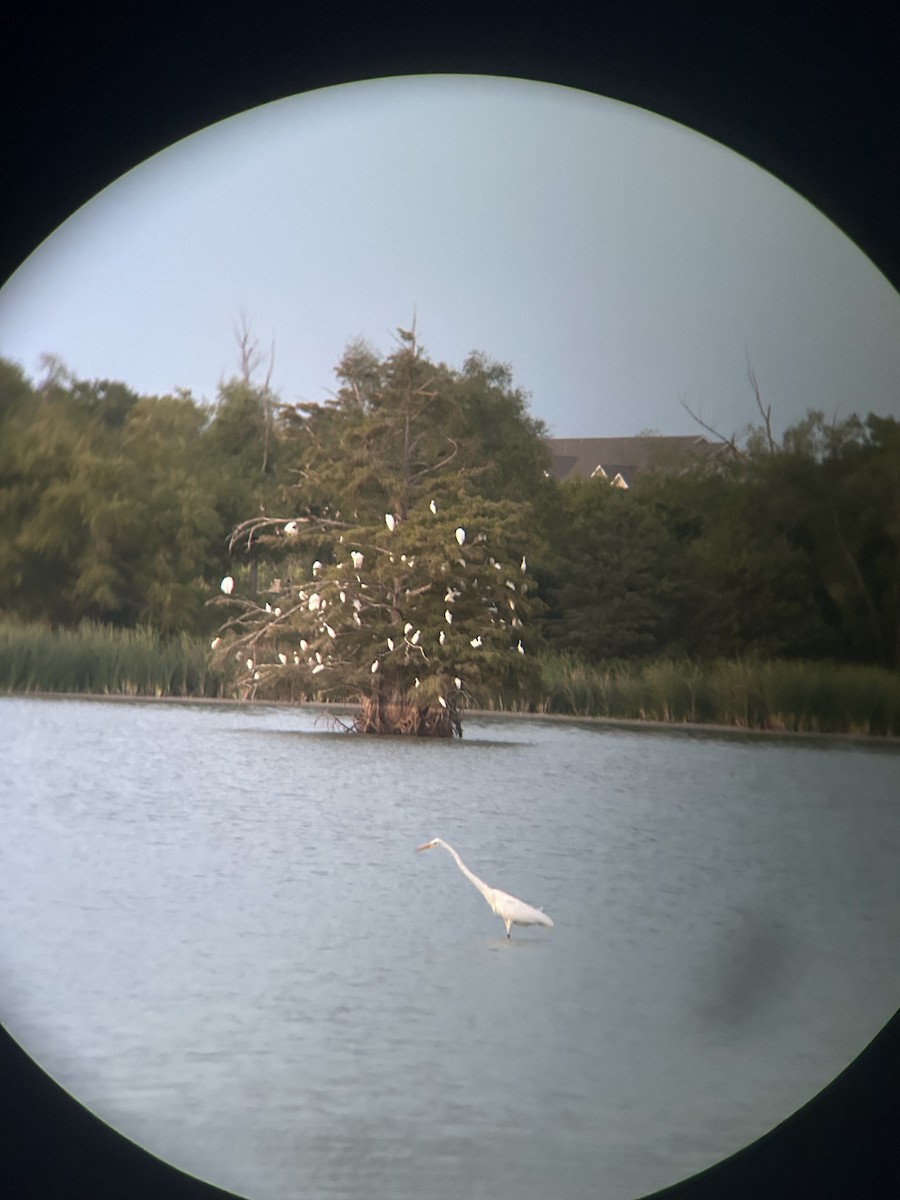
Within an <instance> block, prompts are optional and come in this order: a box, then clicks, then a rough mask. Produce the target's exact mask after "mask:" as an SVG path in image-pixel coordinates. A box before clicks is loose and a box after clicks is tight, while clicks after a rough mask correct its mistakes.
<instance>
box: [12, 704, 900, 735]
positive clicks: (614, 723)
mask: <svg viewBox="0 0 900 1200" xmlns="http://www.w3.org/2000/svg"><path fill="white" fill-rule="evenodd" d="M2 695H3V697H4V698H8V699H16V700H32V699H33V700H91V701H114V702H116V703H131V704H134V703H138V704H148V703H149V704H157V703H161V704H185V705H188V706H190V705H217V706H222V707H229V706H230V707H242V706H245V707H252V708H284V709H325V710H328V711H331V712H334V713H335V715H337V714H339V713H355V712H357V711H358V705H356V704H350V703H344V702H340V701H333V700H316V701H291V700H257V699H246V700H241V699H238V698H236V697H231V696H149V695H148V696H126V695H122V694H119V693H107V694H101V693H97V692H4V693H2ZM463 716H464V717H490V718H492V719H502V720H508V721H553V722H561V721H565V722H568V723H569V724H570V725H571V724H577V725H587V726H590V727H592V728H601V729H603V728H608V729H619V730H626V731H630V732H634V733H681V734H686V735H688V736H692V735H693V736H703V735H710V734H714V735H716V736H717V737H722V736H731V737H735V738H748V737H750V738H775V739H778V740H784V739H790V740H792V741H807V742H816V743H819V744H821V743H823V742H841V743H845V744H848V745H859V746H866V747H872V746H876V747H877V746H884V747H886V748H891V749H896V748H898V747H900V737H897V736H895V735H893V734H868V733H838V732H835V733H830V732H828V731H823V730H812V729H809V730H803V729H801V730H794V729H758V728H755V727H750V726H745V725H723V724H706V723H701V722H699V721H697V722H695V721H656V720H647V719H641V718H638V717H596V716H589V715H584V716H582V715H579V714H577V713H542V712H510V711H506V710H499V709H487V708H469V709H465V710H464V712H463ZM385 736H388V735H385ZM463 740H464V739H463Z"/></svg>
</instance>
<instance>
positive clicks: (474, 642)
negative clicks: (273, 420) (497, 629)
mask: <svg viewBox="0 0 900 1200" xmlns="http://www.w3.org/2000/svg"><path fill="white" fill-rule="evenodd" d="M469 645H470V646H471V647H472V649H473V650H478V649H480V648H481V646H483V645H484V643H483V642H482V640H481V634H479V635H478V637H473V638H471V639H470V640H469Z"/></svg>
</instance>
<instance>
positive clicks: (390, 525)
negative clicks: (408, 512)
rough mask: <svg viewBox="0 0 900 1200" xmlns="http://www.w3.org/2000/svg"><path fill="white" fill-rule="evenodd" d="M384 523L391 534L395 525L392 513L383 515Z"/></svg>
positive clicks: (395, 520) (395, 521)
mask: <svg viewBox="0 0 900 1200" xmlns="http://www.w3.org/2000/svg"><path fill="white" fill-rule="evenodd" d="M384 523H385V525H387V527H388V529H389V530H390V531H391V533H393V532H394V526H395V525H396V524H397V519H396V517H395V516H394V514H393V513H385V514H384Z"/></svg>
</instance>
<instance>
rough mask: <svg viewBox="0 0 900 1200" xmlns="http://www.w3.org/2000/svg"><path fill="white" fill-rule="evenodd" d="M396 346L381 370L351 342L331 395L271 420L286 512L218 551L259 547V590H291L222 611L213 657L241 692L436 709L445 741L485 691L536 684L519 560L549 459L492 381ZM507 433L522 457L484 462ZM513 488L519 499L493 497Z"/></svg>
mask: <svg viewBox="0 0 900 1200" xmlns="http://www.w3.org/2000/svg"><path fill="white" fill-rule="evenodd" d="M398 334H399V345H398V348H397V349H396V350H395V351H394V352H393V353H392V354H390V355H389V356H388V357H387V358H385V359H383V360H380V359H379V358H378V357H377V356H376V354H375V352H374V351H373V350H372V349H371V348H370V347H368V346H367V345H366V344H365V343H362V342H355V343H352V344H351V346H350V347H348V350H347V352H346V353H345V355H344V358H343V359H342V361H341V363H340V364H339V366H338V369H337V374H338V378H339V380H340V383H341V386H340V389H339V391H338V394H337V396H336V397H335V399H334V400H333V401H332V402H331V403H329V404H326V405H321V406H320V405H302V406H299V407H298V409H297V410H295V411H294V413H293V414H288V415H286V416H285V419H284V426H283V428H284V431H285V435H284V444H283V446H282V454H283V455H284V457H285V460H286V462H287V463H288V464H289V465H291V464H292V466H293V470H294V472H295V473H296V475H297V477H298V478H299V479H300V481H301V482H300V483H299V484H297V485H296V486H295V487H294V488H293V489H292V490H291V493H290V497H289V499H290V501H291V502H292V503H293V504H294V506H295V507H294V512H295V514H296V515H295V516H294V517H292V518H291V519H287V518H285V517H279V518H269V517H256V518H248V519H247V520H245V521H244V522H242V523H241V525H239V526H238V527H237V529H236V530H235V533H234V535H233V539H232V543H233V544H234V545H245V546H246V547H248V548H251V547H255V548H256V550H257V552H258V554H259V555H260V556H262V557H263V559H264V561H265V562H266V568H265V569H266V572H267V574H268V575H269V576H272V577H273V580H272V586H273V588H274V577H275V572H276V571H277V572H278V575H277V578H278V579H279V581H281V580H283V579H284V578H288V579H292V580H293V581H294V584H293V587H290V586H289V587H288V588H287V589H282V588H281V587H280V586H279V588H278V589H277V590H275V591H274V592H273V595H272V597H271V598H270V600H269V601H268V602H266V603H265V604H264V603H262V601H261V600H257V599H256V598H254V596H253V595H252V594H249V595H248V594H246V591H245V590H243V589H240V588H239V589H238V590H237V591H236V592H234V593H229V595H228V596H227V597H226V598H224V599H222V600H220V601H219V602H218V603H219V604H222V605H225V606H227V607H230V608H231V609H233V610H234V615H233V616H232V617H231V619H230V620H228V621H226V622H225V624H224V625H223V627H222V630H221V633H222V636H223V640H222V642H221V644H220V646H219V648H218V651H217V652H218V654H219V655H220V656H223V657H224V656H231V657H232V659H233V660H234V661H237V662H240V663H242V664H243V666H244V669H245V677H244V683H245V686H246V688H247V689H248V690H250V691H252V692H253V693H254V694H258V695H285V694H289V695H292V696H294V695H297V694H298V692H299V693H300V694H305V695H309V696H320V697H323V696H327V697H331V698H337V699H343V698H346V697H348V696H357V697H362V698H363V699H364V701H365V702H366V703H369V704H370V705H371V706H373V711H374V710H375V709H377V711H378V712H379V713H383V712H384V711H386V709H385V706H391V708H392V710H393V711H395V712H397V713H399V714H401V716H402V714H403V713H404V711H405V710H408V709H411V708H414V709H418V710H421V711H422V712H427V711H428V710H429V709H435V710H438V709H442V710H444V711H445V712H446V713H448V714H449V721H450V725H451V726H453V727H455V728H456V730H457V731H459V716H458V714H459V711H460V709H461V707H462V706H463V704H464V703H465V702H466V699H467V698H468V697H469V696H470V695H471V694H472V690H473V689H477V688H478V687H479V686H481V684H482V683H483V682H484V681H485V680H486V679H490V680H492V681H493V682H494V683H496V684H499V685H500V686H506V687H511V686H513V685H514V684H515V685H516V686H519V687H521V688H524V689H526V690H527V689H528V687H529V681H530V685H531V686H533V684H534V682H535V679H536V675H535V669H534V667H533V665H532V662H531V659H530V658H529V655H528V653H527V652H526V647H528V648H529V649H530V648H532V647H533V646H534V645H535V642H536V638H535V634H534V631H533V629H530V628H529V622H531V621H532V620H533V617H534V616H535V614H536V613H537V612H538V610H539V608H540V607H541V606H540V604H539V601H538V600H537V597H536V596H535V595H534V587H533V581H532V580H531V579H530V578H529V577H528V575H527V570H526V564H525V558H524V555H523V549H524V547H526V546H530V544H532V542H533V540H534V534H533V533H532V532H531V531H530V527H531V526H533V524H534V521H533V516H534V514H533V509H532V507H531V502H530V501H531V500H533V499H534V497H535V495H536V494H537V491H538V484H539V481H540V482H541V483H542V482H543V479H544V475H543V463H544V461H545V459H546V452H545V451H544V450H543V446H542V443H541V441H540V427H539V426H538V425H537V424H536V423H534V422H530V420H529V418H528V417H527V415H526V413H525V406H524V399H523V397H522V395H521V393H519V392H516V391H515V390H514V389H513V387H512V381H511V377H510V375H509V372H508V370H507V369H506V368H502V367H496V366H493V365H492V364H489V363H488V362H487V361H486V360H484V359H483V358H480V357H475V356H473V357H472V358H470V360H469V361H468V363H467V365H466V368H465V369H464V371H463V372H461V373H460V372H456V371H453V370H451V369H450V368H448V367H446V366H443V365H440V364H438V365H436V364H434V363H431V362H429V361H428V359H427V358H426V357H425V356H424V354H423V353H422V351H421V349H420V347H419V345H418V343H417V342H416V339H415V334H414V333H413V332H410V331H405V330H399V331H398ZM479 403H482V404H483V405H484V408H485V414H486V416H485V414H482V417H483V418H484V421H483V423H482V424H479V422H478V419H477V411H478V405H479ZM501 412H502V413H504V414H505V416H506V422H505V424H501V425H499V426H497V425H496V424H495V423H494V420H493V419H494V418H495V417H496V416H497V415H498V414H499V413H501ZM504 437H507V438H509V439H511V444H515V445H517V446H518V447H519V449H520V454H519V456H518V459H517V467H516V470H515V471H508V472H506V473H504V471H503V470H501V469H499V468H497V467H496V465H495V464H496V456H495V455H492V453H491V452H489V450H488V449H487V448H486V447H487V442H488V441H489V442H490V443H491V444H492V445H494V446H495V447H496V446H499V445H501V444H502V443H503V439H504ZM529 448H530V449H529ZM516 471H518V476H517V475H516ZM517 477H518V479H519V483H520V485H521V486H520V487H519V494H518V496H517V502H514V501H513V500H511V499H510V498H508V497H504V496H502V495H492V494H491V492H492V489H496V488H502V487H505V486H507V484H510V481H511V480H512V481H515V479H516V478H517ZM510 486H513V485H512V484H510ZM515 490H516V489H515V487H514V486H513V491H514V492H515ZM298 579H299V580H306V582H302V583H301V584H300V585H299V586H298V585H297V580H298ZM248 582H251V586H250V588H249V591H250V592H251V593H252V590H253V589H252V581H248ZM448 728H449V726H448Z"/></svg>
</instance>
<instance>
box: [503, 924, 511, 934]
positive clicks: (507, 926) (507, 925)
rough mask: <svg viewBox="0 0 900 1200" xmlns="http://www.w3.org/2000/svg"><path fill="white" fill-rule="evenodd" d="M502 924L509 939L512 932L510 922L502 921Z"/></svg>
mask: <svg viewBox="0 0 900 1200" xmlns="http://www.w3.org/2000/svg"><path fill="white" fill-rule="evenodd" d="M503 924H504V925H505V926H506V936H507V937H509V936H510V934H511V930H512V921H504V922H503Z"/></svg>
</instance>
